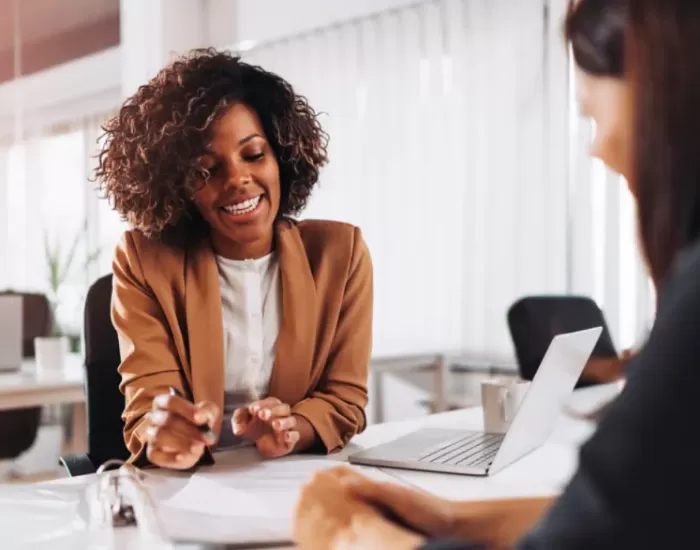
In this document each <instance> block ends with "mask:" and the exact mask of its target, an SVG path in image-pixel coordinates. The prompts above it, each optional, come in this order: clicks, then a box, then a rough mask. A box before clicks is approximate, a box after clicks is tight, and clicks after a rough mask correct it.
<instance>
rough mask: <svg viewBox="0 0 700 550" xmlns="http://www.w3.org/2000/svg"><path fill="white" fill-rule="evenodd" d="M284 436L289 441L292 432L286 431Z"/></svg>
mask: <svg viewBox="0 0 700 550" xmlns="http://www.w3.org/2000/svg"><path fill="white" fill-rule="evenodd" d="M284 438H285V439H286V440H287V441H291V440H292V434H291V433H290V432H287V433H286V434H285V436H284Z"/></svg>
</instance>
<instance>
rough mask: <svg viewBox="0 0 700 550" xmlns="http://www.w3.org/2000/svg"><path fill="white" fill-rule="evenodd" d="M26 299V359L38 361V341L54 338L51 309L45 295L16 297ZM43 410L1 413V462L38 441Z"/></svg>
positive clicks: (24, 309)
mask: <svg viewBox="0 0 700 550" xmlns="http://www.w3.org/2000/svg"><path fill="white" fill-rule="evenodd" d="M0 294H3V295H7V294H15V295H20V296H21V297H22V319H23V321H22V357H25V358H30V357H34V338H37V337H41V336H49V335H50V334H51V319H52V316H51V305H50V303H49V300H48V298H47V297H46V296H44V295H43V294H32V293H15V292H9V291H4V292H1V293H0ZM40 423H41V407H31V408H25V409H14V410H9V411H0V461H4V460H14V459H15V458H17V457H19V456H20V455H21V454H22V453H24V452H25V451H26V450H28V449H29V448H30V447H31V446H32V445H33V444H34V441H35V440H36V435H37V432H38V431H39V424H40Z"/></svg>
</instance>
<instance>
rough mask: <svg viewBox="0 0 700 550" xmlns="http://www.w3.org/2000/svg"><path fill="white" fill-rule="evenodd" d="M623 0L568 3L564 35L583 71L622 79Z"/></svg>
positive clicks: (623, 61)
mask: <svg viewBox="0 0 700 550" xmlns="http://www.w3.org/2000/svg"><path fill="white" fill-rule="evenodd" d="M626 22H627V2H626V1H625V0H569V8H568V11H567V14H566V20H565V22H564V35H565V37H566V41H567V42H568V43H569V44H571V50H572V53H573V56H574V61H575V62H576V65H578V66H579V68H581V69H582V70H583V71H584V72H586V73H588V74H591V75H594V76H603V77H616V78H621V77H622V76H624V74H625V27H626Z"/></svg>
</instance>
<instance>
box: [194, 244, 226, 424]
mask: <svg viewBox="0 0 700 550" xmlns="http://www.w3.org/2000/svg"><path fill="white" fill-rule="evenodd" d="M185 308H186V316H187V336H188V338H189V351H190V357H189V360H190V373H189V374H190V388H191V390H192V394H193V395H192V398H193V399H194V401H195V403H196V402H198V401H210V402H212V403H215V404H216V406H217V407H219V410H220V411H223V407H224V330H223V318H222V311H221V289H220V287H219V271H218V268H217V266H216V259H215V258H214V253H213V251H212V249H211V247H210V246H209V244H208V243H207V242H206V241H203V242H202V243H201V244H200V245H199V246H196V247H192V248H191V249H190V250H188V253H187V259H186V263H185ZM220 429H221V419H219V422H218V423H217V425H216V426H215V427H214V431H215V433H217V434H218V433H219V430H220Z"/></svg>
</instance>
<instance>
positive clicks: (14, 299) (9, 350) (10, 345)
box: [0, 294, 23, 372]
mask: <svg viewBox="0 0 700 550" xmlns="http://www.w3.org/2000/svg"><path fill="white" fill-rule="evenodd" d="M22 325H23V318H22V296H18V295H15V294H3V295H0V372H11V371H17V370H19V369H20V368H21V366H22Z"/></svg>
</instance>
